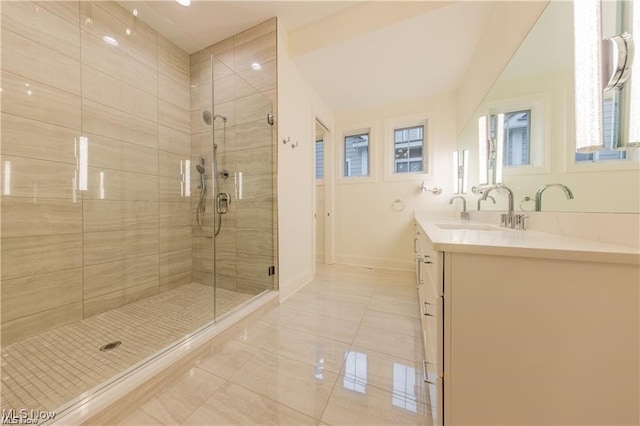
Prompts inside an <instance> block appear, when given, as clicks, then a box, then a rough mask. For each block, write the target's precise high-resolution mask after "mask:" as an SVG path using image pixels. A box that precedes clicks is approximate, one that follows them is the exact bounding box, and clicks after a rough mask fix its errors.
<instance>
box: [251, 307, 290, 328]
mask: <svg viewBox="0 0 640 426" xmlns="http://www.w3.org/2000/svg"><path fill="white" fill-rule="evenodd" d="M299 312H300V309H299V308H298V307H296V306H294V305H290V304H287V303H283V304H280V305H278V306H277V307H276V308H273V309H271V310H270V311H269V312H267V313H266V314H264V315H263V316H261V317H260V318H259V319H258V321H260V322H263V323H266V324H271V325H275V326H280V325H283V324H284V323H286V322H287V321H289V320H291V319H292V318H294V317H295V316H296V315H298V313H299Z"/></svg>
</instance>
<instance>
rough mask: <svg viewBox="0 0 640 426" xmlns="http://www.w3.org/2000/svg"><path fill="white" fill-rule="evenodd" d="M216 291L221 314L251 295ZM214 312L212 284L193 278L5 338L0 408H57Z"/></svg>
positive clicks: (160, 347)
mask: <svg viewBox="0 0 640 426" xmlns="http://www.w3.org/2000/svg"><path fill="white" fill-rule="evenodd" d="M216 297H217V304H216V309H217V315H218V316H220V315H221V314H223V313H225V312H228V311H230V310H231V309H233V308H235V307H236V306H238V305H240V304H242V303H244V302H246V301H248V300H250V299H251V298H253V296H252V295H249V294H241V293H236V292H233V291H229V290H224V289H217V290H216ZM212 319H213V287H210V286H205V285H202V284H196V283H191V284H186V285H183V286H180V287H178V288H176V289H173V290H169V291H166V292H164V293H161V294H158V295H156V296H153V297H150V298H147V299H144V300H140V301H138V302H134V303H131V304H129V305H125V306H122V307H120V308H117V309H114V310H111V311H108V312H105V313H102V314H99V315H96V316H93V317H90V318H87V319H84V320H81V321H78V322H75V323H72V324H68V325H66V326H63V327H59V328H56V329H54V330H51V331H48V332H46V333H43V334H40V335H37V336H33V337H29V338H27V339H24V340H21V341H19V342H15V343H13V344H11V345H7V346H4V347H2V348H1V350H2V370H1V371H2V391H1V398H2V399H1V400H0V401H1V405H2V406H1V408H2V409H10V408H13V409H17V410H20V409H27V410H30V409H39V410H46V411H54V410H56V409H57V408H59V407H61V406H62V405H63V404H65V403H67V402H69V401H71V400H72V399H74V398H76V397H78V396H80V395H81V394H82V393H83V392H86V391H88V390H90V389H92V388H93V387H95V386H97V385H99V384H101V383H103V382H105V381H107V380H108V379H110V378H112V377H113V376H115V375H116V374H118V373H120V372H121V371H123V370H125V369H127V368H129V367H131V366H132V365H134V364H136V363H138V362H140V361H142V360H143V359H144V358H146V357H148V356H149V355H151V354H153V353H155V352H157V351H159V350H160V349H162V348H164V347H166V346H168V345H170V344H171V343H172V342H174V341H176V340H178V339H179V338H180V337H182V336H184V335H186V334H188V333H190V332H192V331H194V330H195V329H196V328H198V327H200V326H202V325H204V324H206V323H208V322H210V321H211V320H212ZM111 341H121V342H122V344H121V345H120V346H119V347H118V348H117V349H114V350H111V351H107V352H101V351H100V350H99V349H100V347H101V346H102V345H104V344H106V343H108V342H111Z"/></svg>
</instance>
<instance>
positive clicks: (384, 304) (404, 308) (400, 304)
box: [368, 295, 420, 319]
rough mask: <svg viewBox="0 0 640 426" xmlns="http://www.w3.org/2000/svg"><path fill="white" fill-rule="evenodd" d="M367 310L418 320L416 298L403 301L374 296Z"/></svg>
mask: <svg viewBox="0 0 640 426" xmlns="http://www.w3.org/2000/svg"><path fill="white" fill-rule="evenodd" d="M368 309H370V310H373V311H380V312H387V313H390V314H397V315H403V316H407V317H410V318H416V319H417V318H419V317H420V311H419V310H418V296H417V295H416V297H415V298H414V299H413V300H409V299H406V300H403V299H399V298H395V297H385V296H374V297H372V298H371V302H370V303H369V306H368Z"/></svg>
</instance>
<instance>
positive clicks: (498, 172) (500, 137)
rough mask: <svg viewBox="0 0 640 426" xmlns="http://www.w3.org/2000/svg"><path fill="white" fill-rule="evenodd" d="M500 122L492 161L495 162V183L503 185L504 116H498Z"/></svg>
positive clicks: (491, 153)
mask: <svg viewBox="0 0 640 426" xmlns="http://www.w3.org/2000/svg"><path fill="white" fill-rule="evenodd" d="M497 120H498V122H497V123H496V124H497V126H496V127H497V129H496V137H495V138H494V139H493V140H492V141H493V143H492V145H491V152H489V155H490V159H492V160H493V172H494V176H495V181H494V182H493V183H502V151H503V149H502V148H503V147H502V142H503V141H504V114H498V118H497Z"/></svg>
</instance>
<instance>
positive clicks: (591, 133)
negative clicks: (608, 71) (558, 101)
mask: <svg viewBox="0 0 640 426" xmlns="http://www.w3.org/2000/svg"><path fill="white" fill-rule="evenodd" d="M573 19H574V21H573V32H574V52H575V53H574V61H575V126H576V152H595V151H598V150H600V149H602V148H603V146H604V141H603V138H602V124H601V123H602V87H601V69H600V64H601V55H600V45H601V30H600V0H579V1H574V2H573Z"/></svg>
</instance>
